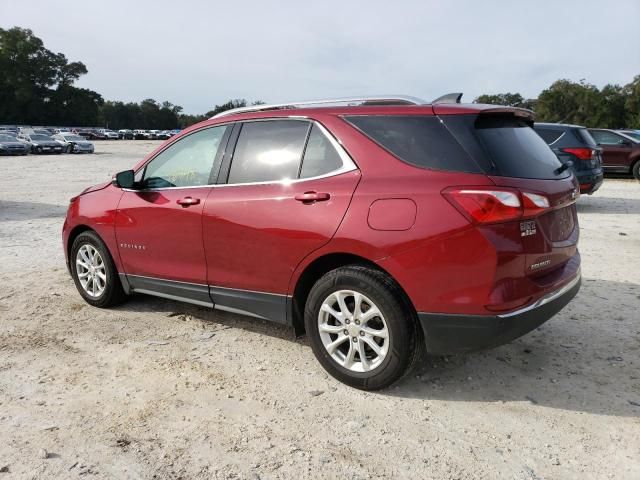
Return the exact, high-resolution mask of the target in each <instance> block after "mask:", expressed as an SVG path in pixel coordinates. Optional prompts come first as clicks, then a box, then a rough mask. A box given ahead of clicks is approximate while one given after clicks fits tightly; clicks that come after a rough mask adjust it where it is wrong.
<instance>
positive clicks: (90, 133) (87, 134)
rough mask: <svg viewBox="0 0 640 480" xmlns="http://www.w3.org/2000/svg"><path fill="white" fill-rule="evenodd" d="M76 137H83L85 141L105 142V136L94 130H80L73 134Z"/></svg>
mask: <svg viewBox="0 0 640 480" xmlns="http://www.w3.org/2000/svg"><path fill="white" fill-rule="evenodd" d="M75 133H76V134H77V135H80V136H81V137H84V138H85V139H86V140H106V139H107V136H106V135H105V134H104V133H103V132H100V131H98V130H96V129H90V128H82V129H78V130H77V131H76V132H75Z"/></svg>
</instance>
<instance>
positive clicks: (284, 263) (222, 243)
mask: <svg viewBox="0 0 640 480" xmlns="http://www.w3.org/2000/svg"><path fill="white" fill-rule="evenodd" d="M229 143H230V146H231V145H235V149H234V150H233V153H232V154H231V153H230V154H227V156H225V159H224V161H223V166H222V172H221V174H220V181H221V182H223V184H220V185H218V186H217V187H216V188H215V190H214V191H213V192H212V194H211V195H210V196H209V197H208V198H207V202H206V204H205V207H204V214H203V238H204V246H205V247H204V248H205V256H206V260H207V280H208V282H209V287H210V292H211V297H212V299H213V302H214V303H215V304H216V307H218V308H222V309H227V310H232V311H241V312H244V313H250V314H253V315H256V316H258V317H262V318H267V319H269V320H273V321H276V322H282V323H284V322H286V315H285V312H286V302H287V288H288V284H289V280H290V278H291V275H292V273H293V271H294V269H295V268H296V266H297V265H298V264H299V263H300V261H302V259H303V258H304V257H305V256H307V255H308V254H309V253H311V252H313V251H314V250H316V249H318V248H320V247H321V246H322V245H324V244H326V243H327V242H328V241H329V240H330V239H331V237H332V236H333V235H334V233H335V231H336V230H337V228H338V226H339V225H340V222H341V221H342V218H343V217H344V215H345V213H346V210H347V207H348V205H349V202H350V200H351V196H352V195H353V192H354V190H355V188H356V185H357V183H358V181H359V178H360V172H359V170H357V168H356V166H355V164H354V163H353V161H352V160H351V159H350V158H349V156H348V155H347V154H346V152H344V150H343V149H342V148H341V147H340V145H339V144H338V143H337V142H336V140H335V139H334V138H333V137H332V136H331V135H330V133H329V132H328V131H327V130H326V129H324V127H322V126H321V125H320V124H318V123H315V122H311V121H308V120H300V119H272V120H266V121H248V122H243V123H241V124H238V125H236V127H235V130H234V134H233V135H232V137H231V140H230V142H229Z"/></svg>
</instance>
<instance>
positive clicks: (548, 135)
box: [534, 127, 564, 145]
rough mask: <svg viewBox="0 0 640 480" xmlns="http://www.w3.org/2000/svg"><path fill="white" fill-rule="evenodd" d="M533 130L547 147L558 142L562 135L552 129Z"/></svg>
mask: <svg viewBox="0 0 640 480" xmlns="http://www.w3.org/2000/svg"><path fill="white" fill-rule="evenodd" d="M534 130H535V131H536V133H537V134H538V135H540V136H541V137H542V139H543V140H544V141H545V142H547V144H549V145H551V144H552V143H553V142H555V141H556V140H558V139H559V138H560V137H561V136H562V134H563V133H564V131H562V130H556V129H553V128H543V127H534Z"/></svg>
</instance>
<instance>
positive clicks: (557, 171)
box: [553, 160, 573, 175]
mask: <svg viewBox="0 0 640 480" xmlns="http://www.w3.org/2000/svg"><path fill="white" fill-rule="evenodd" d="M572 165H573V160H567V161H566V163H563V164H562V165H560V166H559V167H558V168H556V169H555V170H554V171H553V173H555V174H556V175H560V174H561V173H562V172H564V171H565V170H566V169H567V168H569V167H571V166H572Z"/></svg>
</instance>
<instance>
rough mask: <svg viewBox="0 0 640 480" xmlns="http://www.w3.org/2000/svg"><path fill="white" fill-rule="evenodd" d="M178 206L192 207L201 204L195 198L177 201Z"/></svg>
mask: <svg viewBox="0 0 640 480" xmlns="http://www.w3.org/2000/svg"><path fill="white" fill-rule="evenodd" d="M177 203H178V205H182V206H183V207H190V206H191V205H198V204H199V203H200V199H199V198H193V197H184V198H181V199H180V200H177Z"/></svg>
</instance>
